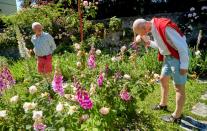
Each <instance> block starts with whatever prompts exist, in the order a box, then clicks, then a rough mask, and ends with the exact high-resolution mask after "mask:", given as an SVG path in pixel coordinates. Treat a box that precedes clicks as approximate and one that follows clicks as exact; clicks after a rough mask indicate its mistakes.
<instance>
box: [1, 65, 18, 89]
mask: <svg viewBox="0 0 207 131" xmlns="http://www.w3.org/2000/svg"><path fill="white" fill-rule="evenodd" d="M14 84H15V80H14V78H13V76H12V74H11V72H10V71H9V69H8V68H7V67H4V68H3V69H2V71H1V74H0V92H2V91H3V90H5V89H7V88H9V87H11V86H12V85H14Z"/></svg>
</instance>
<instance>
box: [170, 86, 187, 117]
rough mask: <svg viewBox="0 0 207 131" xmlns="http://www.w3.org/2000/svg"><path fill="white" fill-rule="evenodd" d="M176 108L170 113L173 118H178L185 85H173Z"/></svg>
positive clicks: (182, 105) (181, 108)
mask: <svg viewBox="0 0 207 131" xmlns="http://www.w3.org/2000/svg"><path fill="white" fill-rule="evenodd" d="M175 91H176V109H175V111H174V113H173V114H172V115H173V117H174V118H179V117H180V116H181V114H182V110H183V107H184V104H185V85H175Z"/></svg>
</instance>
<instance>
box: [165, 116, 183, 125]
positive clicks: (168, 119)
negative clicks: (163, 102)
mask: <svg viewBox="0 0 207 131" xmlns="http://www.w3.org/2000/svg"><path fill="white" fill-rule="evenodd" d="M182 118H183V116H182V115H181V116H180V117H179V118H175V117H174V116H172V115H165V116H162V117H161V119H162V120H163V121H165V122H169V123H176V124H181V119H182Z"/></svg>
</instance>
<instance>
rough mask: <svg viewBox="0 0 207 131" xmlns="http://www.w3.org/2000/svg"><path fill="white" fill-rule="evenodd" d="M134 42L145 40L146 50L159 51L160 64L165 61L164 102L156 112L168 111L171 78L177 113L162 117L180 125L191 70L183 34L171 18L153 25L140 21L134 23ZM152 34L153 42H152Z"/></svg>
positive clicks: (163, 71)
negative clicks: (147, 47)
mask: <svg viewBox="0 0 207 131" xmlns="http://www.w3.org/2000/svg"><path fill="white" fill-rule="evenodd" d="M133 31H134V33H135V35H139V36H138V37H137V38H136V40H135V42H136V41H137V42H138V41H141V40H143V41H144V43H145V44H146V46H149V47H153V48H157V49H158V50H159V52H158V60H159V61H163V66H162V71H161V76H160V82H161V101H160V103H159V104H157V105H155V106H154V107H153V109H154V110H167V102H168V93H169V80H170V76H172V78H173V81H174V85H175V91H176V109H175V111H174V112H173V113H172V114H171V115H166V116H162V117H161V119H162V120H164V121H166V122H175V123H180V122H181V118H182V110H183V107H184V104H185V84H186V81H187V72H188V66H189V49H188V45H187V43H186V38H185V36H184V34H183V33H182V32H181V31H180V29H179V28H178V26H177V25H176V24H175V23H174V22H172V21H171V20H170V19H168V18H153V19H152V20H151V21H146V20H145V19H137V20H135V21H134V23H133ZM148 33H151V34H152V36H153V38H154V40H153V41H152V40H150V37H148Z"/></svg>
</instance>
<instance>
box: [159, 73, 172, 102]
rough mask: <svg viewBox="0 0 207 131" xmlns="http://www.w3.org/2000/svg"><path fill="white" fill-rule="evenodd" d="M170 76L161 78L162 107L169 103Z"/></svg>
mask: <svg viewBox="0 0 207 131" xmlns="http://www.w3.org/2000/svg"><path fill="white" fill-rule="evenodd" d="M169 80H170V77H169V76H165V75H164V76H161V78H160V83H161V100H160V106H166V105H167V102H168V94H169Z"/></svg>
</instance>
